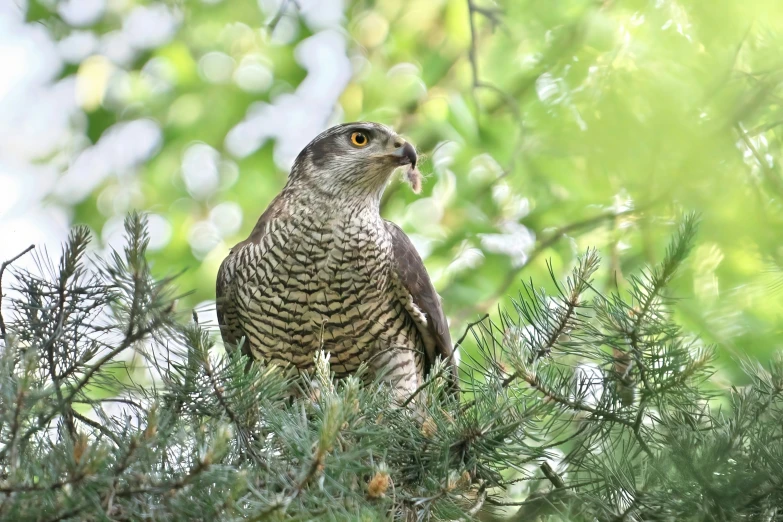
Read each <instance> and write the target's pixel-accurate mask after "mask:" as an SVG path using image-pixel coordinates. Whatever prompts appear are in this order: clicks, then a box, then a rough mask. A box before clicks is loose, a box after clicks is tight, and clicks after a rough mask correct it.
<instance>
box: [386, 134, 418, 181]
mask: <svg viewBox="0 0 783 522" xmlns="http://www.w3.org/2000/svg"><path fill="white" fill-rule="evenodd" d="M392 156H395V157H397V158H399V161H400V165H407V166H408V170H407V171H406V172H405V181H407V182H408V185H410V186H411V189H412V190H413V192H414V193H415V194H418V193H419V192H421V172H419V169H417V168H416V161H417V160H418V156H417V155H416V149H414V148H413V145H411V144H410V143H408V142H407V141H406V142H405V143H403V144H402V145H401V146H399V147H397V148H396V149H395V151H394V152H392Z"/></svg>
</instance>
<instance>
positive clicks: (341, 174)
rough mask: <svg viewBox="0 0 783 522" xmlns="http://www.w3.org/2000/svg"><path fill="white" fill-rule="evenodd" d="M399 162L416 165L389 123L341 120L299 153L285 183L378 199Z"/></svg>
mask: <svg viewBox="0 0 783 522" xmlns="http://www.w3.org/2000/svg"><path fill="white" fill-rule="evenodd" d="M403 165H412V166H415V165H416V151H415V149H414V148H413V146H412V145H411V144H409V143H407V142H406V141H405V140H403V139H402V138H401V137H400V136H398V135H397V133H396V132H394V130H392V129H391V128H390V127H387V126H386V125H382V124H380V123H373V122H353V123H343V124H340V125H335V126H334V127H331V128H329V129H327V130H325V131H324V132H322V133H321V134H319V135H318V136H316V137H315V139H313V140H312V141H311V142H310V143H309V144H308V145H307V146H306V147H305V148H304V149H303V150H302V152H300V153H299V156H297V158H296V161H295V162H294V166H293V167H292V169H291V174H290V176H289V182H288V186H289V187H290V188H299V187H302V188H305V187H306V188H310V189H313V190H315V191H318V192H321V193H324V194H325V195H328V196H330V197H333V198H337V199H343V198H349V199H350V198H370V199H380V196H381V194H382V192H383V189H384V188H385V186H386V183H387V181H388V180H389V177H390V176H391V174H392V172H393V171H394V170H395V169H396V168H398V167H400V166H403Z"/></svg>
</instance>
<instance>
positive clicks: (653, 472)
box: [0, 215, 783, 521]
mask: <svg viewBox="0 0 783 522" xmlns="http://www.w3.org/2000/svg"><path fill="white" fill-rule="evenodd" d="M125 228H126V235H127V246H126V247H125V249H124V251H123V252H115V253H114V254H112V255H111V256H109V257H108V258H107V259H104V260H100V259H94V258H92V257H90V256H88V255H87V254H86V250H87V244H88V241H89V234H88V232H87V231H86V229H76V230H75V231H74V232H73V233H72V234H71V236H70V238H69V240H68V242H67V244H66V245H65V247H64V249H63V252H62V255H61V257H60V260H59V262H58V263H56V264H54V263H53V262H51V261H50V260H49V258H48V257H47V256H46V255H45V254H34V253H33V254H27V255H37V257H36V259H37V261H38V262H37V265H38V269H37V270H36V271H34V272H27V271H21V270H16V271H15V272H16V273H15V274H14V275H15V277H14V278H13V284H12V285H10V286H9V287H6V288H4V290H5V291H4V294H3V296H4V303H3V311H4V312H5V314H4V317H3V319H4V320H3V321H2V322H0V326H2V344H1V345H0V371H2V372H3V378H2V379H0V519H2V520H18V521H25V520H49V521H60V520H157V521H166V520H212V521H214V520H288V519H291V520H392V519H408V520H417V519H418V520H473V519H476V520H478V519H481V520H519V521H522V520H539V519H541V520H618V521H621V520H629V521H630V520H780V519H783V511H782V510H781V508H780V507H779V506H783V400H781V397H782V396H783V360H780V361H778V362H776V363H773V364H771V365H770V366H769V367H762V366H760V365H759V364H757V363H754V362H750V361H748V362H746V364H745V366H744V368H745V371H746V373H747V376H748V378H749V380H750V382H751V384H750V385H748V386H745V387H743V388H731V389H730V390H726V391H723V390H720V389H718V388H717V387H716V386H712V385H710V383H708V382H706V381H707V380H708V378H709V377H710V375H711V372H712V369H711V368H712V364H713V363H714V354H713V350H712V349H711V348H710V347H709V346H704V345H703V343H701V342H700V341H699V339H694V338H689V337H688V336H687V335H685V334H684V333H683V332H682V331H681V330H680V328H679V327H678V326H677V324H676V323H675V322H674V321H673V319H672V316H671V299H672V296H670V295H669V294H668V293H667V285H668V284H669V283H670V282H671V281H672V279H673V278H674V277H675V275H676V273H677V269H678V267H680V265H681V264H682V262H683V261H684V260H685V258H686V257H687V254H688V251H689V249H690V246H691V244H692V242H693V238H694V234H695V230H696V220H695V218H694V217H692V216H688V217H686V218H684V219H683V223H682V225H681V226H680V228H679V231H678V232H677V233H676V234H675V235H674V237H673V239H672V241H671V244H670V246H669V248H668V250H667V252H666V254H665V256H664V258H663V260H662V261H661V263H660V264H659V265H657V266H655V267H652V268H650V269H649V270H645V271H643V272H642V273H640V274H638V275H636V276H635V277H632V278H631V279H630V281H629V283H630V290H629V291H628V292H626V291H621V290H618V291H616V292H612V293H609V294H605V293H601V292H599V291H598V290H597V289H595V288H594V286H593V284H592V277H593V275H594V274H595V272H596V270H597V269H598V267H599V263H600V260H599V256H598V254H597V252H596V251H594V250H589V251H587V252H586V253H585V254H584V255H583V256H582V257H581V258H580V259H579V262H578V263H577V265H576V267H575V268H574V269H573V271H572V272H571V274H570V276H569V277H567V278H566V280H565V281H563V282H562V283H559V282H557V280H556V278H555V276H554V274H553V275H552V277H553V282H554V284H555V288H556V290H555V291H554V292H552V293H546V292H544V291H543V290H540V289H538V287H537V286H535V285H534V284H533V283H526V284H524V285H523V287H522V292H521V294H520V296H519V298H518V299H517V300H516V301H515V303H514V307H513V309H512V310H507V311H502V312H501V313H500V314H499V315H498V318H497V319H496V320H490V319H488V318H485V319H484V320H481V321H478V322H476V323H475V324H473V325H472V327H471V328H470V329H469V331H468V332H467V335H472V336H473V338H474V339H475V341H476V343H475V344H476V345H477V346H478V351H475V350H474V351H471V352H467V351H465V352H464V353H461V362H460V368H461V377H462V383H461V388H462V390H463V391H462V394H461V395H460V398H457V397H455V396H454V395H453V394H450V393H448V392H447V388H448V385H449V383H448V379H447V378H446V375H445V372H446V370H445V365H442V364H441V365H436V367H435V368H434V370H433V371H432V372H431V374H430V377H429V380H428V381H427V383H426V385H424V386H422V387H421V388H420V389H419V390H417V391H416V393H415V397H411V398H410V400H409V401H407V404H405V405H404V406H400V405H399V404H396V403H395V399H394V398H393V396H392V394H391V393H389V390H388V389H387V388H386V387H385V386H384V385H382V384H376V385H365V384H362V376H361V375H357V376H354V377H351V378H349V379H345V380H342V381H334V380H333V379H332V377H331V374H330V371H329V357H328V354H321V355H319V357H318V359H317V361H316V370H315V372H314V373H313V374H312V375H308V376H305V377H302V378H295V377H293V376H291V375H289V374H287V373H285V372H283V371H281V370H280V369H278V368H275V367H264V366H263V365H261V364H259V363H253V364H249V363H248V361H247V360H246V359H245V358H244V357H243V356H242V355H241V354H239V353H235V354H225V353H223V351H222V350H221V349H219V347H216V346H215V337H216V336H215V332H214V331H210V329H209V328H206V327H204V326H203V325H200V324H199V322H198V318H197V317H196V316H195V315H194V316H193V317H192V318H190V317H186V316H187V314H184V313H183V312H182V311H178V310H177V308H176V299H177V297H178V296H177V293H176V287H175V285H174V282H173V280H172V279H155V278H153V277H152V275H151V273H150V267H149V264H148V263H147V261H146V257H145V253H146V247H147V243H148V237H147V233H146V230H145V224H144V220H143V218H142V217H140V216H138V215H132V216H130V217H129V218H128V219H127V220H126V225H125ZM8 271H14V268H13V264H12V263H5V264H3V266H2V271H0V281H2V275H3V272H8ZM6 275H7V274H6ZM186 319H187V320H186ZM463 341H464V337H463V339H461V340H460V341H459V343H458V344H462V342H463Z"/></svg>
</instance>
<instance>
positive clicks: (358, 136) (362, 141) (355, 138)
mask: <svg viewBox="0 0 783 522" xmlns="http://www.w3.org/2000/svg"><path fill="white" fill-rule="evenodd" d="M351 143H353V144H354V145H356V146H357V147H364V146H366V145H367V144H368V143H370V138H369V137H368V136H367V134H365V133H363V132H354V133H353V134H351Z"/></svg>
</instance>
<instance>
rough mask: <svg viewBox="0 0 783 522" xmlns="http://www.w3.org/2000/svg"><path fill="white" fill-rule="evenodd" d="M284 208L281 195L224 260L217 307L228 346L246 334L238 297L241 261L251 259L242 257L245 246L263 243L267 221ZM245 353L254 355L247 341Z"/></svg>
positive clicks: (220, 272)
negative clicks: (238, 305) (238, 271)
mask: <svg viewBox="0 0 783 522" xmlns="http://www.w3.org/2000/svg"><path fill="white" fill-rule="evenodd" d="M283 209H284V204H283V200H282V198H280V197H279V196H278V198H277V199H275V200H274V201H272V203H271V204H270V205H269V207H267V209H266V210H265V211H264V213H263V214H261V217H260V218H258V222H256V226H255V227H254V228H253V231H252V232H251V233H250V236H248V238H247V239H245V240H244V241H242V242H241V243H237V244H236V245H234V247H233V248H232V249H231V251H230V252H229V254H228V256H226V258H225V259H224V260H223V263H221V264H220V268H219V269H218V274H217V281H216V282H215V307H216V308H217V320H218V324H219V325H220V335H221V337H223V343H224V344H225V345H226V348H227V349H231V348H234V347H236V345H237V344H239V341H240V340H241V339H242V337H245V332H244V330H243V329H242V323H241V321H240V320H239V314H238V309H237V304H236V301H235V296H234V294H235V289H236V284H237V279H236V271H237V270H239V269H241V266H240V265H241V263H243V262H245V260H246V259H247V258H244V259H243V258H242V256H241V252H242V249H243V248H244V247H245V246H246V245H249V244H256V245H258V244H260V243H261V240H262V239H263V238H264V235H265V234H266V230H267V224H268V223H269V222H270V221H272V220H273V219H275V218H276V217H278V216H279V215H280V214H281V212H282V211H283ZM242 353H243V354H245V355H247V356H248V357H251V358H252V353H251V352H250V347H249V346H247V341H245V345H244V346H243V348H242Z"/></svg>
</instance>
